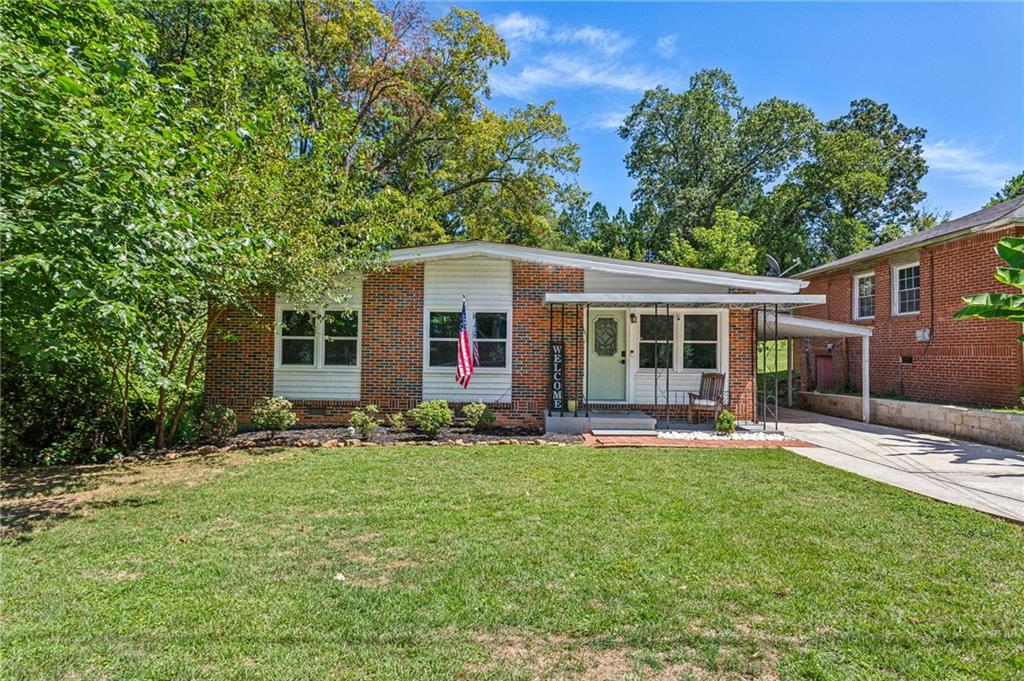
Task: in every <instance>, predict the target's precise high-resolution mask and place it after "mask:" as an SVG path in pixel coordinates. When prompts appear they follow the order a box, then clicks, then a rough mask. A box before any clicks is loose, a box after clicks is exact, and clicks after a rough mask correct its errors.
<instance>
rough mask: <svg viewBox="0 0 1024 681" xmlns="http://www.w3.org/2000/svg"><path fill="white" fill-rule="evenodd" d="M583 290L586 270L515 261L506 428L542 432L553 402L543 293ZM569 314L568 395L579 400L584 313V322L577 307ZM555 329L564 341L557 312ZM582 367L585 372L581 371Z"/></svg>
mask: <svg viewBox="0 0 1024 681" xmlns="http://www.w3.org/2000/svg"><path fill="white" fill-rule="evenodd" d="M582 291H583V270H581V269H575V268H568V267H552V266H550V265H538V264H535V263H530V262H523V261H520V260H515V261H513V262H512V347H513V354H512V409H511V411H510V412H509V413H507V414H504V415H503V417H504V418H503V420H505V421H506V422H507V423H512V424H516V425H524V426H529V427H538V428H540V427H543V425H544V410H545V409H546V408H547V406H548V402H549V400H550V376H549V374H550V371H549V369H550V363H551V356H550V350H551V348H550V345H549V344H550V342H551V337H550V335H549V333H548V329H549V325H550V322H549V312H550V311H549V310H548V308H547V307H546V306H545V305H544V294H545V293H580V292H582ZM565 314H566V319H565V339H564V342H565V368H566V391H567V395H575V396H576V397H577V399H578V398H579V396H580V395H581V394H582V392H583V389H582V383H580V382H579V380H582V375H583V372H582V365H581V364H580V363H579V361H578V358H577V353H576V345H577V342H576V340H577V334H579V333H581V329H582V324H583V312H582V311H581V313H580V322H579V323H577V321H576V317H575V315H576V310H575V308H567V309H566V311H565ZM553 326H554V329H555V336H556V338H560V337H561V329H562V317H561V313H560V312H559V311H557V310H556V313H555V316H554V324H553ZM581 340H582V339H581ZM580 345H581V346H582V343H580ZM581 352H582V348H581ZM577 367H579V368H580V371H576V369H577ZM578 379H579V380H578Z"/></svg>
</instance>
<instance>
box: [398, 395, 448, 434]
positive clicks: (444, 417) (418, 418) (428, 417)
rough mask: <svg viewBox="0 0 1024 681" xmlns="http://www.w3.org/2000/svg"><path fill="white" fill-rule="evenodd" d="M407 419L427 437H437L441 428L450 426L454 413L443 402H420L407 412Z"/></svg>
mask: <svg viewBox="0 0 1024 681" xmlns="http://www.w3.org/2000/svg"><path fill="white" fill-rule="evenodd" d="M408 415H409V418H410V419H412V421H413V423H415V424H416V427H417V428H419V429H420V430H421V431H422V432H423V434H424V435H426V436H427V437H431V438H433V437H437V434H438V433H439V432H441V429H442V428H447V427H448V426H450V425H452V421H454V420H455V413H454V412H453V411H452V408H451V407H449V406H448V403H447V402H445V401H444V400H431V401H429V402H420V403H419V404H417V405H416V406H415V407H413V408H412V409H410V410H409V414H408Z"/></svg>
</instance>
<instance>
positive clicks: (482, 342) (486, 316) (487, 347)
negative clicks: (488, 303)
mask: <svg viewBox="0 0 1024 681" xmlns="http://www.w3.org/2000/svg"><path fill="white" fill-rule="evenodd" d="M473 321H474V324H475V328H476V347H477V351H478V352H479V353H480V364H479V365H478V366H481V367H490V368H495V369H504V368H505V366H506V360H507V357H508V315H507V314H505V313H504V312H477V313H476V314H474V315H473Z"/></svg>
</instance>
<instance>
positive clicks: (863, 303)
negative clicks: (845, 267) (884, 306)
mask: <svg viewBox="0 0 1024 681" xmlns="http://www.w3.org/2000/svg"><path fill="white" fill-rule="evenodd" d="M853 316H854V318H855V319H869V318H871V317H874V316H875V275H873V274H859V275H857V276H856V277H854V278H853Z"/></svg>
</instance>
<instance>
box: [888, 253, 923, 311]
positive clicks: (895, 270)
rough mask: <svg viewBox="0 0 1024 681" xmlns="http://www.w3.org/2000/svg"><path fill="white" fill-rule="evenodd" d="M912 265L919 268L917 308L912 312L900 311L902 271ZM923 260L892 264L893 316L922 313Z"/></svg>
mask: <svg viewBox="0 0 1024 681" xmlns="http://www.w3.org/2000/svg"><path fill="white" fill-rule="evenodd" d="M911 267H917V268H918V271H917V272H918V281H917V309H916V310H913V311H911V312H900V291H899V285H900V272H902V271H903V270H906V269H910V268H911ZM920 268H921V262H920V261H914V262H904V263H900V264H898V265H893V266H892V275H891V278H892V285H891V298H892V316H893V317H913V316H914V315H917V314H920V313H921V269H920Z"/></svg>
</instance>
